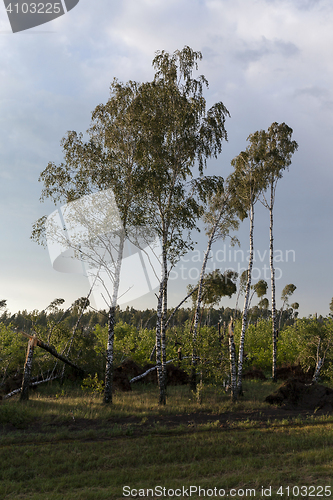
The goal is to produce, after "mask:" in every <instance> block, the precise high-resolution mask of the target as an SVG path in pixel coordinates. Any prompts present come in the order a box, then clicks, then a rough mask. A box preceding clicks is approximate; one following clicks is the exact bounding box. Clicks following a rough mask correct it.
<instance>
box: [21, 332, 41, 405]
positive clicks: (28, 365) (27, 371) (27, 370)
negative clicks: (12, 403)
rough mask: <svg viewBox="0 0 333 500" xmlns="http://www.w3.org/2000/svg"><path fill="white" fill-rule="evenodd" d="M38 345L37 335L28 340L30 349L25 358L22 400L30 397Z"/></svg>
mask: <svg viewBox="0 0 333 500" xmlns="http://www.w3.org/2000/svg"><path fill="white" fill-rule="evenodd" d="M36 345H37V339H36V335H34V336H33V337H30V338H29V342H28V350H27V357H26V360H25V365H24V371H23V380H22V392H21V396H20V399H21V401H24V400H25V401H27V400H28V399H29V386H30V380H31V372H32V360H33V355H34V348H35V346H36Z"/></svg>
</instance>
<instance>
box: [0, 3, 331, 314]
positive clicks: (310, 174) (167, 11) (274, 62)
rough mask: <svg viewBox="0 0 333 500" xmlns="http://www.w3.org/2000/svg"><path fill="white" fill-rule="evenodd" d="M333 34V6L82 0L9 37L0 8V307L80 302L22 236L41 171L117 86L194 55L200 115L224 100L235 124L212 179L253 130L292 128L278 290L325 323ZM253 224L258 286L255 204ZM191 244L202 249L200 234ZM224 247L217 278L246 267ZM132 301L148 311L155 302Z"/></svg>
mask: <svg viewBox="0 0 333 500" xmlns="http://www.w3.org/2000/svg"><path fill="white" fill-rule="evenodd" d="M332 26H333V4H332V2H331V1H330V0H285V1H283V0H257V1H255V0H121V1H115V0H80V2H79V4H78V5H77V6H76V7H75V8H73V9H72V10H71V11H70V12H68V13H67V14H66V15H64V16H62V17H59V18H58V19H56V20H54V21H51V22H49V23H47V24H44V25H42V26H39V27H37V28H33V29H30V30H27V31H23V32H19V33H15V34H13V33H12V32H11V28H10V24H9V21H8V19H7V15H6V11H5V7H4V5H3V3H2V2H1V4H0V127H1V134H0V207H1V214H2V215H1V218H0V237H1V245H0V298H1V299H2V298H4V299H7V302H8V307H9V310H10V311H11V312H15V311H17V310H19V309H20V310H22V309H27V310H32V309H43V308H45V307H46V306H47V305H48V304H49V303H50V301H51V300H53V299H55V298H58V297H63V298H64V299H66V303H67V304H68V305H69V304H70V303H71V302H73V301H74V300H75V299H76V298H78V297H80V296H83V295H84V294H86V293H87V291H88V288H89V287H88V281H87V279H86V278H85V277H83V276H79V275H71V274H64V273H59V272H56V271H55V270H54V269H53V268H52V266H51V262H50V258H49V255H48V252H47V250H44V249H43V248H42V247H40V246H38V245H37V244H36V243H34V242H32V241H31V240H30V239H29V238H30V234H31V230H32V223H33V222H34V221H35V220H36V219H38V218H39V217H40V216H42V215H44V214H47V215H48V214H49V213H51V212H52V211H53V210H54V206H53V205H52V204H51V203H50V202H47V203H43V204H42V203H40V201H39V196H40V192H41V188H42V186H41V184H40V183H39V182H38V177H39V174H40V172H41V171H42V170H43V169H44V168H45V167H46V166H47V164H48V162H49V161H53V162H55V163H60V162H61V161H62V151H61V147H60V140H61V138H62V137H63V136H64V135H65V134H66V132H67V131H68V130H76V131H77V132H79V131H82V132H84V131H85V130H86V129H87V128H88V126H89V123H90V116H91V112H92V110H93V109H94V108H95V107H96V106H97V105H98V104H99V103H104V102H106V101H107V99H108V96H109V86H110V82H111V81H112V80H113V78H114V77H117V78H118V79H120V80H122V81H127V80H130V79H131V80H137V81H147V80H150V79H151V78H152V77H153V69H152V66H151V61H152V59H153V57H154V54H155V52H156V51H157V50H163V49H164V50H167V51H169V52H173V51H174V50H176V49H181V48H183V47H184V45H189V46H190V47H192V48H193V49H194V50H200V51H201V52H202V54H203V60H202V61H201V63H200V67H199V70H200V71H199V72H200V73H201V74H204V75H205V76H206V78H207V79H208V81H209V84H210V85H209V89H208V90H207V91H206V93H205V97H206V99H207V103H208V105H209V106H210V105H212V104H214V103H215V102H217V101H223V103H224V104H225V106H226V107H227V108H228V110H229V111H230V114H231V118H229V119H228V120H227V123H226V128H227V131H228V143H226V144H225V146H224V148H223V152H222V154H221V155H220V157H219V159H218V160H214V161H211V162H210V163H209V168H208V170H207V173H209V174H217V173H218V174H220V175H223V176H227V175H228V174H229V173H230V171H231V167H230V161H231V159H232V158H233V157H234V156H236V155H237V154H238V153H239V152H240V151H241V150H243V149H245V147H246V138H247V136H248V135H249V134H250V133H252V132H254V131H256V130H259V129H267V128H268V127H269V125H270V124H271V123H272V122H274V121H277V122H280V123H281V122H285V123H287V124H288V125H289V126H290V127H292V128H293V130H294V134H293V138H294V139H295V140H296V141H297V142H298V144H299V150H298V152H296V153H295V155H294V157H293V162H292V165H291V167H290V171H289V172H286V173H285V174H284V177H283V179H282V180H281V181H280V183H279V185H278V188H277V197H276V211H275V214H276V215H275V248H276V249H277V250H279V251H280V252H279V253H278V254H277V262H276V266H277V267H278V268H279V269H280V271H278V272H277V274H278V277H280V279H279V280H278V283H277V294H278V298H279V296H280V294H281V290H282V288H283V287H284V286H285V285H286V284H288V283H294V284H295V285H296V286H297V290H296V292H295V293H294V296H293V298H292V301H297V302H299V304H300V315H301V316H303V315H304V316H307V315H309V314H312V313H315V312H317V313H318V314H323V315H327V314H328V312H329V302H330V300H331V298H332V296H333V286H332V276H333V273H332V271H333V263H332V248H333V238H332V194H331V193H332V185H333V169H332V147H331V145H332V133H333V117H332V112H333V30H332ZM256 216H257V218H256V223H255V248H256V263H255V267H256V268H257V271H256V273H257V276H258V277H261V278H262V277H264V276H263V273H264V266H265V265H267V266H268V264H269V260H268V248H269V246H268V245H269V219H268V212H267V211H265V209H264V208H263V207H260V206H258V207H257V208H256ZM247 234H248V221H245V222H244V223H243V224H242V227H241V230H240V232H239V238H240V240H241V249H242V250H243V252H244V256H246V252H247V249H248V236H247ZM197 241H198V242H199V244H198V246H197V249H199V250H200V251H201V252H202V251H203V250H204V247H205V239H204V237H203V235H200V237H199V238H197ZM224 245H226V247H224ZM218 250H220V253H216V252H218ZM224 250H225V252H224ZM228 250H229V247H228V242H227V241H226V242H221V243H216V244H215V247H214V248H213V254H214V255H215V257H214V258H213V259H212V262H211V264H212V266H213V265H214V262H213V260H214V259H215V267H218V268H220V269H222V270H224V269H225V268H226V267H227V268H228V267H233V268H234V269H236V270H237V269H238V267H246V264H247V263H246V261H245V260H244V262H242V254H241V253H240V252H239V253H238V254H237V256H236V258H234V255H233V253H232V254H231V255H230V257H231V258H230V259H229V255H228ZM265 251H267V252H266V254H265ZM223 252H224V253H223ZM232 252H233V250H232ZM244 258H245V257H244ZM197 260H198V253H191V254H190V255H189V256H187V257H186V258H185V259H184V262H182V263H180V265H182V266H183V267H182V268H180V267H178V271H177V272H178V279H177V280H175V279H174V280H173V281H172V282H171V286H170V295H169V300H170V305H175V304H176V303H177V302H178V301H179V300H181V299H182V296H183V294H184V293H185V291H186V285H187V284H188V283H189V282H192V283H193V282H194V281H195V278H196V273H195V271H194V270H192V271H191V269H192V267H193V268H196V267H198V266H199V263H198V262H196V261H197ZM185 261H186V262H185ZM189 275H190V276H189ZM175 276H176V275H175V274H174V275H173V277H175ZM257 276H255V277H257ZM191 277H192V278H193V279H192V280H191ZM266 277H267V278H268V274H267V276H266ZM234 303H235V299H232V300H230V301H229V300H225V301H224V302H222V305H223V304H224V305H225V306H226V305H230V306H234ZM129 305H133V307H137V308H141V307H155V306H156V297H155V295H154V293H150V294H148V295H146V296H145V297H143V298H142V299H140V300H136V301H133V302H131V303H129ZM277 305H278V306H280V301H279V300H278V303H277Z"/></svg>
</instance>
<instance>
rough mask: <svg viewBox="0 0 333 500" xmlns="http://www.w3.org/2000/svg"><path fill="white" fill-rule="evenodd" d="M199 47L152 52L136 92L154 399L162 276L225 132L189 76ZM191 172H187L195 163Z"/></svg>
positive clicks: (184, 234)
mask: <svg viewBox="0 0 333 500" xmlns="http://www.w3.org/2000/svg"><path fill="white" fill-rule="evenodd" d="M201 58H202V55H201V53H200V52H195V51H193V50H192V49H191V48H190V47H187V46H186V47H184V49H183V50H177V51H175V52H174V53H173V54H169V53H168V52H165V51H162V52H158V53H157V54H156V57H155V58H154V60H153V66H154V69H155V76H154V79H153V81H152V82H148V83H146V84H143V85H142V86H141V88H140V94H139V95H138V98H137V99H136V119H137V121H138V127H137V129H138V130H139V135H138V142H137V147H138V152H139V162H140V165H141V166H142V168H143V172H144V174H145V175H144V180H143V183H144V187H145V189H144V197H145V200H146V202H147V205H146V206H148V207H149V209H148V211H147V213H146V223H147V225H148V226H149V227H154V229H155V230H156V232H157V234H158V236H159V238H160V240H161V246H162V252H161V253H162V255H161V261H162V265H161V278H160V287H159V292H158V303H157V322H156V364H157V373H158V383H159V403H160V404H165V403H166V337H165V332H166V329H165V325H166V314H167V300H168V299H167V288H168V278H169V273H170V271H171V269H172V267H173V266H174V265H175V264H176V262H177V261H178V259H179V258H180V257H181V256H182V255H184V254H185V253H186V252H187V251H188V250H189V249H190V248H192V240H191V231H192V230H194V229H196V222H197V220H198V219H199V218H200V216H201V215H202V214H203V211H204V206H205V203H206V201H207V199H208V197H209V195H211V194H212V193H213V192H215V191H216V190H217V188H218V187H219V185H220V183H221V178H218V177H207V176H204V175H203V170H204V167H205V166H206V162H207V159H208V158H210V157H217V156H218V154H219V153H220V152H221V150H222V143H223V141H224V140H226V139H227V133H226V130H225V119H226V117H227V116H228V115H229V113H228V110H227V109H226V107H225V106H224V105H223V103H222V102H218V103H216V104H214V105H213V106H212V107H211V108H210V109H208V110H206V100H205V98H204V97H203V88H204V87H205V86H206V87H207V86H208V82H207V80H206V79H205V77H204V76H202V75H201V76H199V77H197V78H194V77H193V72H194V71H195V70H197V68H198V64H197V62H198V61H200V60H201ZM196 167H197V168H198V174H197V176H195V169H196Z"/></svg>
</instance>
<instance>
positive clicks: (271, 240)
mask: <svg viewBox="0 0 333 500" xmlns="http://www.w3.org/2000/svg"><path fill="white" fill-rule="evenodd" d="M273 206H274V181H273V180H272V181H271V201H270V205H269V219H270V225H269V264H270V269H271V289H272V345H273V358H272V380H273V382H276V381H277V375H276V358H277V330H276V304H275V269H274V237H273Z"/></svg>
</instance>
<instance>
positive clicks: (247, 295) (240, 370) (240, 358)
mask: <svg viewBox="0 0 333 500" xmlns="http://www.w3.org/2000/svg"><path fill="white" fill-rule="evenodd" d="M253 228H254V203H253V201H252V203H251V205H250V255H249V266H248V273H247V282H246V290H245V298H244V307H243V315H242V329H241V336H240V342H239V354H238V377H237V391H238V394H239V395H242V394H243V388H242V375H243V361H244V341H245V330H246V324H247V313H248V304H249V298H250V289H251V277H252V267H253Z"/></svg>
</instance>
